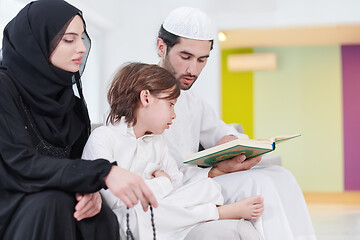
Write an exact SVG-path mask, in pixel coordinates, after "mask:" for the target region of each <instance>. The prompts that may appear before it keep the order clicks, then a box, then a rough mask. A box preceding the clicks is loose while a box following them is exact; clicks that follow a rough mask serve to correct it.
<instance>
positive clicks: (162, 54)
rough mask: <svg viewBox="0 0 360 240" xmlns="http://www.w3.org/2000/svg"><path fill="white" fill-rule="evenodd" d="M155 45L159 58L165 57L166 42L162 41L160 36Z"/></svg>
mask: <svg viewBox="0 0 360 240" xmlns="http://www.w3.org/2000/svg"><path fill="white" fill-rule="evenodd" d="M156 46H157V50H158V54H159V56H160V57H161V58H163V57H165V55H166V50H167V45H166V43H165V42H164V40H163V39H162V38H158V39H157V41H156Z"/></svg>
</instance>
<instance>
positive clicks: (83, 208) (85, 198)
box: [74, 192, 102, 221]
mask: <svg viewBox="0 0 360 240" xmlns="http://www.w3.org/2000/svg"><path fill="white" fill-rule="evenodd" d="M76 200H77V201H78V203H77V204H76V206H75V213H74V217H75V219H76V220H78V221H81V220H83V219H84V218H90V217H93V216H95V215H96V214H98V213H99V212H100V210H101V204H102V200H101V196H100V193H99V192H95V193H91V194H84V195H82V194H79V193H77V194H76Z"/></svg>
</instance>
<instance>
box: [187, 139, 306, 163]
mask: <svg viewBox="0 0 360 240" xmlns="http://www.w3.org/2000/svg"><path fill="white" fill-rule="evenodd" d="M299 136H300V134H295V135H288V136H279V137H275V138H272V139H259V140H257V139H241V138H239V139H236V140H233V141H230V142H227V143H224V144H221V145H218V146H215V147H212V148H208V149H205V150H203V151H200V152H197V153H194V154H191V155H190V156H188V157H187V158H186V160H185V161H184V163H189V164H194V165H199V166H212V165H214V164H216V163H217V162H220V161H224V160H227V159H230V158H233V157H235V156H238V155H240V154H244V155H245V156H246V158H247V159H250V158H253V157H256V156H259V155H263V154H265V153H269V152H272V151H274V150H275V147H276V144H277V143H281V142H284V141H287V140H290V139H293V138H296V137H299Z"/></svg>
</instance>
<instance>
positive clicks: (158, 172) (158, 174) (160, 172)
mask: <svg viewBox="0 0 360 240" xmlns="http://www.w3.org/2000/svg"><path fill="white" fill-rule="evenodd" d="M152 175H153V176H154V177H156V178H157V177H167V178H168V179H169V180H170V182H172V181H171V178H170V176H169V174H167V173H166V172H164V171H163V170H156V171H155V172H153V174H152Z"/></svg>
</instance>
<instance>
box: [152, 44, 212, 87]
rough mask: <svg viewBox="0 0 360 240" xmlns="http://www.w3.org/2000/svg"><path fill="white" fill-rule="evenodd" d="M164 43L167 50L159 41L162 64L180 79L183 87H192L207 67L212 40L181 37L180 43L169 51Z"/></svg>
mask: <svg viewBox="0 0 360 240" xmlns="http://www.w3.org/2000/svg"><path fill="white" fill-rule="evenodd" d="M160 40H161V39H160ZM161 42H162V41H161ZM163 44H164V45H165V46H164V49H163V50H165V51H164V52H161V50H160V48H159V42H158V51H159V55H160V56H161V61H160V66H161V67H163V68H165V69H166V70H168V71H169V72H170V73H172V74H173V75H174V77H175V78H176V80H178V81H179V83H180V87H181V89H183V90H188V89H190V88H191V86H192V85H193V83H194V82H195V80H196V79H197V77H198V76H199V74H200V73H201V71H202V69H203V68H204V67H205V64H206V62H207V59H208V57H209V54H210V48H211V42H210V41H207V40H194V39H188V38H182V37H180V41H179V43H177V44H175V45H174V46H173V47H172V48H171V49H170V50H169V52H166V44H165V43H163Z"/></svg>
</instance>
